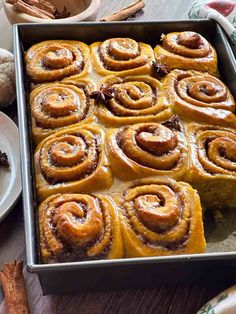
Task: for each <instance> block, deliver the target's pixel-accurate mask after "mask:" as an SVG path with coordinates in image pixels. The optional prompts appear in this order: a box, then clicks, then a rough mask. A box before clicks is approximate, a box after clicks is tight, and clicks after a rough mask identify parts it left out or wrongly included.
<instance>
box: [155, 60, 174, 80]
mask: <svg viewBox="0 0 236 314" xmlns="http://www.w3.org/2000/svg"><path fill="white" fill-rule="evenodd" d="M152 65H153V68H154V70H155V72H156V74H157V77H158V79H159V80H160V79H161V78H162V77H164V76H166V75H167V74H168V73H170V69H169V67H168V66H167V65H166V64H165V63H163V64H162V63H160V62H154V61H153V62H152Z"/></svg>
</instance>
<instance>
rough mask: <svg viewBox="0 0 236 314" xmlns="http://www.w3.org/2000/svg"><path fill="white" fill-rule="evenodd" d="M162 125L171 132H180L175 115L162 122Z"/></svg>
mask: <svg viewBox="0 0 236 314" xmlns="http://www.w3.org/2000/svg"><path fill="white" fill-rule="evenodd" d="M162 125H164V126H166V127H167V128H169V129H171V130H177V131H182V130H181V124H180V121H179V117H178V116H177V115H176V114H175V115H173V116H172V117H171V118H170V119H169V120H167V121H165V122H163V123H162Z"/></svg>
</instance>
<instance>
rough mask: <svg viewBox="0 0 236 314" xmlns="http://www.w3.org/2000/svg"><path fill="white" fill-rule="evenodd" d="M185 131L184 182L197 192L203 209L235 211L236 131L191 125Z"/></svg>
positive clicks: (211, 126)
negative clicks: (187, 166)
mask: <svg viewBox="0 0 236 314" xmlns="http://www.w3.org/2000/svg"><path fill="white" fill-rule="evenodd" d="M186 129H187V137H188V146H189V147H188V149H189V152H190V154H189V169H188V171H187V172H186V178H185V180H186V181H188V182H190V183H191V184H192V185H193V187H194V188H196V189H197V190H198V192H199V195H200V197H201V201H202V204H203V206H204V208H213V209H216V208H221V207H232V208H236V193H235V188H236V130H235V129H231V128H222V127H218V126H213V125H205V124H204V125H203V124H195V123H190V124H189V125H188V126H187V128H186Z"/></svg>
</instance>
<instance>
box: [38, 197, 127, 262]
mask: <svg viewBox="0 0 236 314" xmlns="http://www.w3.org/2000/svg"><path fill="white" fill-rule="evenodd" d="M38 216H39V230H40V248H41V258H42V262H43V263H55V262H75V261H82V260H94V259H112V258H121V257H123V243H122V237H121V226H120V221H119V217H118V212H117V209H116V206H115V204H114V202H113V201H112V200H111V199H110V198H109V197H107V196H103V195H89V194H55V195H52V196H50V197H48V198H47V199H46V200H45V201H44V202H43V203H41V205H40V206H39V210H38Z"/></svg>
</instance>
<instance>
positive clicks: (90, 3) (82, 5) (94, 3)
mask: <svg viewBox="0 0 236 314" xmlns="http://www.w3.org/2000/svg"><path fill="white" fill-rule="evenodd" d="M51 2H52V3H53V4H54V5H56V7H57V9H58V10H59V11H60V12H61V11H62V9H63V8H64V6H66V8H67V10H68V11H69V12H70V13H71V16H69V17H67V18H64V19H55V20H48V19H41V18H38V17H34V16H31V15H28V14H25V13H21V12H18V11H16V10H15V8H14V6H13V5H12V4H9V3H6V2H5V0H4V10H5V13H6V16H7V18H8V20H9V22H10V23H11V24H15V23H63V22H65V23H75V22H79V21H94V20H95V19H96V16H97V13H98V10H99V7H100V0H66V1H65V0H51Z"/></svg>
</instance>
